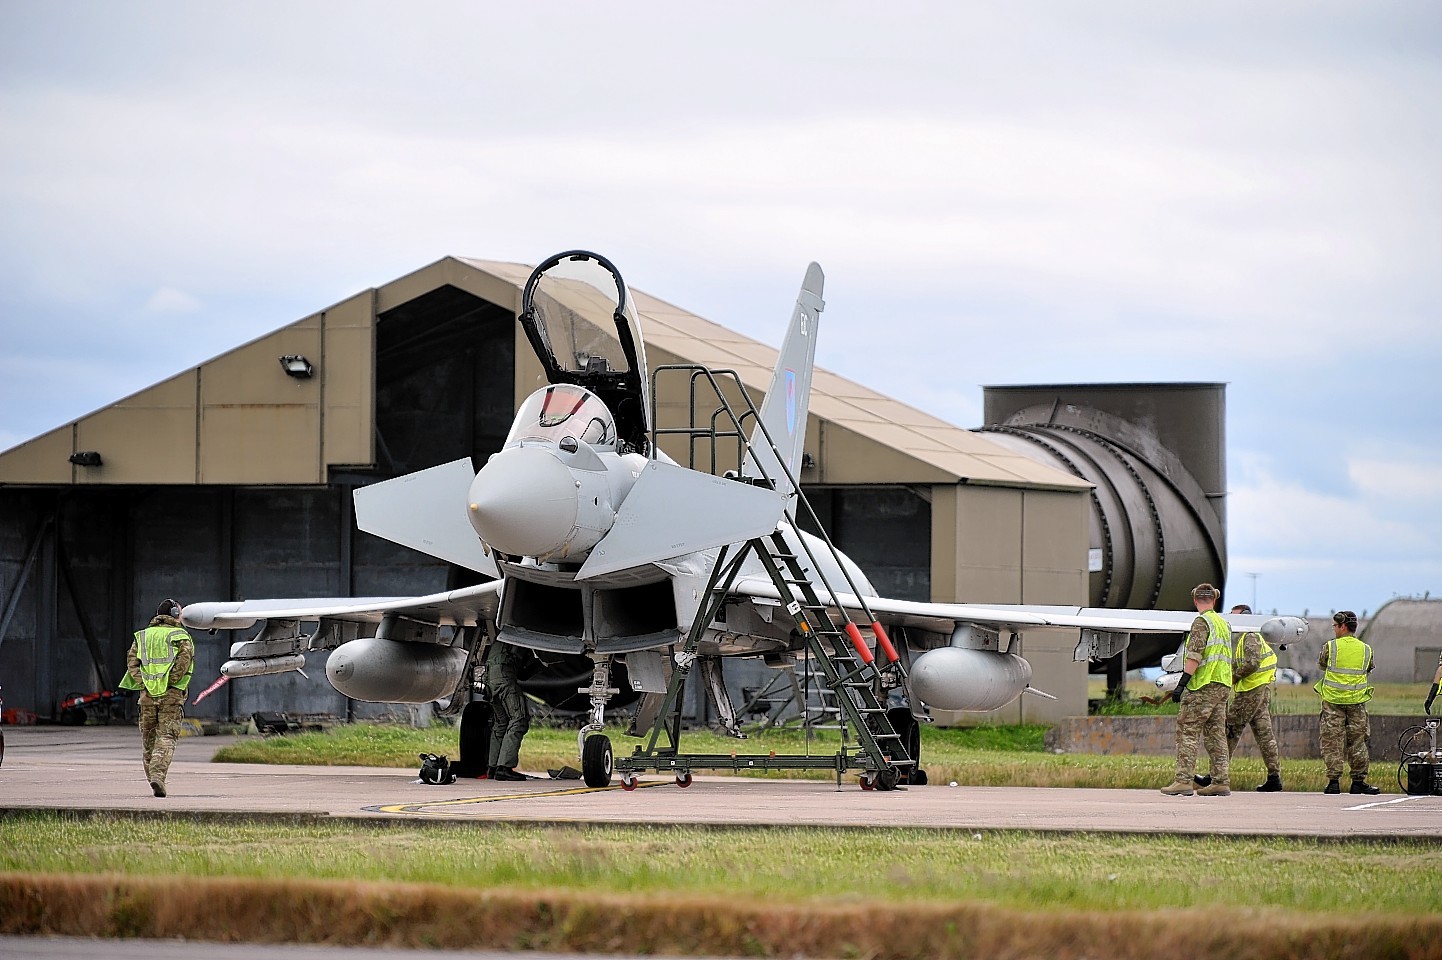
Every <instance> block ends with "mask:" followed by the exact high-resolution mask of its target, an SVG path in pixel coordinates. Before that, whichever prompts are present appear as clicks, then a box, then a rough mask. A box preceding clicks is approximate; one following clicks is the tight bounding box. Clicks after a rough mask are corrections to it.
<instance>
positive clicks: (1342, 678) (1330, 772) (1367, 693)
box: [1315, 610, 1382, 796]
mask: <svg viewBox="0 0 1442 960" xmlns="http://www.w3.org/2000/svg"><path fill="white" fill-rule="evenodd" d="M1356 629H1357V615H1356V614H1355V613H1353V612H1352V611H1351V610H1340V611H1338V612H1337V613H1334V614H1332V632H1333V633H1334V634H1335V635H1336V636H1335V637H1334V638H1333V639H1332V640H1329V641H1327V644H1326V645H1325V646H1324V647H1322V653H1321V655H1320V656H1319V657H1318V658H1317V666H1318V667H1319V668H1320V669H1321V670H1322V679H1320V680H1318V681H1317V686H1316V688H1315V689H1316V691H1317V693H1318V694H1319V695H1320V696H1321V698H1322V722H1321V727H1322V763H1323V764H1325V765H1326V767H1327V788H1326V789H1325V790H1323V791H1322V792H1323V793H1341V792H1342V788H1341V786H1340V785H1339V781H1340V780H1341V779H1342V759H1343V757H1344V756H1345V757H1346V760H1347V765H1348V766H1349V767H1351V768H1352V789H1351V790H1350V791H1348V792H1349V793H1363V794H1367V795H1368V796H1373V795H1375V794H1378V793H1381V792H1382V791H1381V789H1380V788H1378V787H1374V786H1371V785H1370V784H1368V783H1367V768H1368V766H1369V765H1370V764H1371V758H1370V757H1369V755H1368V752H1367V741H1368V740H1370V739H1371V737H1372V728H1371V724H1370V723H1369V722H1368V720H1367V701H1368V700H1371V699H1372V686H1371V684H1369V683H1368V682H1367V675H1368V674H1369V673H1371V672H1372V667H1373V663H1372V648H1371V647H1370V646H1369V645H1367V644H1365V643H1363V642H1362V641H1361V640H1358V639H1357V638H1356V637H1355V636H1353V635H1352V631H1354V630H1356Z"/></svg>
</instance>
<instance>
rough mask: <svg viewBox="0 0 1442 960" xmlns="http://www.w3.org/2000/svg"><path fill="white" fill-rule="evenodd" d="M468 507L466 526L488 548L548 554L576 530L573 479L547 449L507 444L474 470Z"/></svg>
mask: <svg viewBox="0 0 1442 960" xmlns="http://www.w3.org/2000/svg"><path fill="white" fill-rule="evenodd" d="M469 506H470V509H469V514H470V519H471V526H472V527H474V528H475V530H476V533H478V534H479V535H480V537H481V539H482V540H484V541H485V542H486V543H487V544H489V545H490V546H491V549H493V550H499V551H500V552H501V553H508V554H511V555H513V556H521V557H548V556H550V555H551V554H554V553H557V552H559V551H560V550H561V548H562V547H564V546H565V545H566V542H567V541H568V540H569V539H570V537H571V534H572V533H573V532H574V531H575V529H576V479H575V477H573V476H572V475H571V470H570V468H569V467H567V466H566V465H565V464H564V463H562V462H561V461H560V460H558V459H556V457H555V456H554V455H553V454H552V453H551V452H550V451H549V450H546V449H544V448H540V447H512V448H511V449H509V450H502V451H501V452H500V453H498V454H496V455H495V456H494V457H491V459H490V460H489V461H488V462H487V463H486V465H485V466H484V467H482V468H481V472H480V473H478V474H476V479H474V480H472V481H471V491H470V500H469Z"/></svg>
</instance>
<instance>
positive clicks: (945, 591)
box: [0, 257, 1225, 722]
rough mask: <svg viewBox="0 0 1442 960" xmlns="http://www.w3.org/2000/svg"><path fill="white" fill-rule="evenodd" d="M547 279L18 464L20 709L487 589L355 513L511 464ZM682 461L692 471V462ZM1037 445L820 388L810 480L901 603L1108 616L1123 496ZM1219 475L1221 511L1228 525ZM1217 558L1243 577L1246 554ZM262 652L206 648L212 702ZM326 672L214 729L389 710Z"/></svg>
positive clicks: (673, 347) (334, 326)
mask: <svg viewBox="0 0 1442 960" xmlns="http://www.w3.org/2000/svg"><path fill="white" fill-rule="evenodd" d="M529 272H530V268H529V267H528V266H526V265H523V264H516V263H502V262H492V261H483V260H472V259H465V258H458V257H447V258H444V259H442V260H439V261H437V262H435V263H432V264H430V265H428V266H425V267H423V268H421V269H419V270H416V271H415V272H413V273H411V274H408V275H406V276H403V277H400V278H399V279H396V280H393V281H391V282H389V283H386V284H384V285H382V286H379V287H375V288H372V289H368V290H364V291H362V292H360V293H358V294H356V295H355V296H353V297H350V298H349V299H346V300H343V301H341V302H340V303H337V304H334V305H333V306H330V307H327V308H325V309H323V310H320V311H318V312H316V313H314V314H311V315H310V316H307V317H304V318H302V319H300V320H297V321H295V322H293V323H290V324H288V325H285V326H282V327H280V328H279V329H277V330H275V331H274V332H272V333H270V334H267V335H265V336H263V337H261V338H259V339H257V340H254V341H252V342H250V343H246V344H243V345H241V346H238V347H236V348H235V349H233V350H231V351H229V352H227V353H225V354H223V355H221V356H218V357H216V358H214V359H212V360H209V361H206V362H205V363H202V364H200V365H198V366H196V367H193V368H191V369H188V370H183V371H180V372H178V373H177V374H176V375H175V376H173V377H171V378H169V379H167V380H164V381H162V382H160V383H157V384H154V385H153V386H150V387H148V388H146V389H144V390H142V391H140V392H138V393H136V394H134V395H132V396H129V397H125V398H123V399H120V400H117V401H116V402H114V403H113V404H110V405H109V406H107V407H105V408H103V409H101V410H97V411H95V412H93V413H91V414H89V415H87V416H84V417H81V418H80V419H78V420H75V421H73V422H71V423H68V424H65V425H64V426H62V427H59V428H57V429H55V430H52V431H50V432H48V433H45V434H43V435H41V436H39V437H36V438H34V439H32V440H30V441H28V442H26V443H24V444H21V445H20V446H18V447H14V448H12V449H10V450H8V451H4V452H0V605H3V606H0V687H3V689H0V697H4V701H5V706H6V707H7V708H12V709H17V708H18V709H21V710H28V711H32V712H34V713H37V714H39V715H40V716H42V717H44V716H53V715H54V712H55V709H56V704H57V703H58V702H59V701H60V700H62V699H63V698H65V697H66V696H68V695H70V694H71V693H76V692H88V691H96V690H101V689H105V688H109V687H113V686H114V685H115V683H117V682H118V680H119V677H120V674H121V672H122V671H123V669H124V660H125V651H126V649H127V647H128V646H129V643H130V639H131V635H132V632H133V631H134V630H136V629H138V628H139V627H141V626H143V625H144V624H145V622H146V621H147V619H148V617H149V616H150V614H151V613H152V611H153V610H154V605H155V603H156V602H157V600H158V599H159V598H161V597H167V596H173V597H177V598H179V599H181V600H182V601H190V600H199V599H210V600H224V599H241V598H259V597H306V596H313V597H320V596H327V597H329V596H335V597H339V596H397V595H403V594H421V593H430V592H434V591H438V590H443V589H447V588H454V587H458V586H462V585H465V584H468V583H471V582H474V580H475V578H476V575H474V574H472V573H470V572H469V571H465V570H462V569H459V568H454V567H451V566H449V565H447V564H446V563H444V562H443V561H439V560H435V559H432V558H430V557H426V556H423V555H421V554H418V553H415V552H413V551H410V550H407V549H406V548H403V547H400V546H397V545H394V544H391V543H389V542H386V541H383V540H380V539H378V538H376V537H372V536H370V535H368V534H363V533H359V532H358V531H357V530H356V528H355V523H354V518H353V515H352V505H351V493H352V490H353V489H354V488H355V487H357V486H361V485H365V484H369V483H373V482H376V481H379V480H383V479H387V478H390V477H395V476H399V475H401V474H405V473H408V472H411V471H414V470H418V469H422V468H425V467H429V466H433V465H435V464H439V463H444V462H448V461H450V460H453V459H456V458H458V457H462V456H467V455H469V456H470V457H472V459H473V462H474V463H475V464H476V465H480V464H481V463H483V462H484V461H485V458H486V457H488V456H489V455H490V454H492V453H494V452H495V451H497V450H498V449H499V448H500V445H501V443H502V441H503V439H504V437H505V435H506V432H507V430H508V428H509V426H510V423H511V418H512V415H513V413H514V411H515V409H516V406H517V405H518V404H519V402H520V401H521V400H522V399H524V397H525V396H526V395H527V394H529V393H530V391H531V390H532V389H533V388H534V387H535V386H536V385H537V384H538V383H540V382H541V370H540V367H539V365H538V364H537V363H536V361H535V360H534V358H533V356H532V354H531V351H530V349H529V347H528V345H527V344H526V341H525V337H524V334H523V332H522V330H521V327H520V325H519V324H518V323H517V322H516V314H517V311H518V309H519V303H520V294H521V287H522V285H523V284H524V282H525V279H526V277H527V275H528V274H529ZM640 279H642V280H643V282H644V278H640ZM631 293H632V294H633V296H634V298H635V301H636V307H637V312H638V313H639V315H640V318H641V324H642V329H643V332H644V337H645V342H646V351H647V359H648V362H649V364H650V366H651V368H652V369H653V370H654V369H655V368H656V367H658V366H661V365H664V364H679V363H696V364H704V365H707V366H710V367H720V368H727V369H731V370H734V371H736V373H737V374H738V375H739V377H740V379H741V380H742V382H744V384H745V385H746V387H747V390H748V391H749V392H750V393H751V394H752V396H753V397H754V399H755V401H756V402H757V404H759V403H760V400H761V394H762V391H764V389H765V388H766V386H767V385H768V383H769V378H770V373H771V368H772V366H773V364H774V362H775V357H776V350H775V348H773V347H771V346H768V345H766V344H762V343H759V342H757V341H754V340H751V339H749V338H747V337H744V336H741V335H740V334H737V333H734V332H733V331H730V330H728V329H726V328H725V327H723V326H721V325H719V324H716V323H713V322H711V321H708V320H705V319H703V318H701V317H698V316H695V315H693V314H691V313H689V312H687V311H685V310H683V309H681V308H679V307H676V306H673V305H672V304H669V303H665V302H663V301H661V300H658V299H656V298H654V297H651V296H648V295H646V294H645V293H643V292H641V291H639V290H636V289H635V288H634V287H632V289H631ZM782 306H784V305H782ZM782 316H783V314H782V313H781V312H778V318H781V317H782ZM782 333H783V326H782V322H781V319H778V324H777V334H776V335H777V338H778V341H779V338H780V336H781V334H782ZM823 335H824V332H823ZM1211 386H1216V385H1211ZM656 399H657V407H658V412H659V414H660V416H661V417H662V418H663V419H664V418H666V417H671V416H679V415H680V413H681V412H683V411H684V410H685V408H686V406H687V403H688V399H687V387H686V378H684V377H679V378H672V379H670V380H665V379H663V380H662V381H661V382H660V383H659V384H658V387H657V398H656ZM1025 399H1026V400H1027V401H1028V402H1030V401H1031V400H1033V399H1034V398H1031V397H1029V396H1028V397H1026V398H1025ZM1018 406H1019V405H1018V404H1016V403H1013V404H1011V406H1010V407H1008V408H1007V412H1008V414H1010V413H1012V412H1014V411H1013V410H1012V408H1014V407H1018ZM1020 406H1025V404H1020ZM1003 419H1004V418H1003ZM1007 422H1008V423H1013V422H1014V420H1008V421H1007ZM1219 426H1220V424H1219V423H1218V432H1217V435H1216V437H1215V438H1214V444H1213V446H1214V447H1215V448H1216V450H1215V451H1214V453H1217V455H1218V456H1219V449H1220V432H1219ZM1012 433H1013V434H1015V433H1016V431H1012ZM662 445H663V447H666V448H667V451H668V453H670V454H671V455H672V456H673V457H675V458H676V459H677V460H679V461H681V462H683V463H685V462H687V451H686V450H685V449H678V448H672V447H671V446H670V445H668V444H666V443H663V444H662ZM1027 446H1028V444H1020V445H1018V444H1017V443H1015V442H1013V443H1011V444H1007V443H1004V442H1002V441H1001V439H1000V438H999V437H998V436H994V435H989V434H987V433H984V432H974V431H969V430H965V429H962V428H960V427H957V426H954V425H952V424H950V423H947V422H945V421H944V420H942V419H939V418H937V417H934V416H931V415H929V414H927V413H924V412H922V411H919V410H916V409H914V408H912V407H909V406H907V405H905V404H902V403H899V402H898V401H896V400H893V399H891V398H888V397H886V396H884V395H882V394H880V393H878V392H876V391H874V390H872V389H870V388H868V387H865V386H862V385H860V384H857V383H854V382H852V381H849V380H846V379H845V378H842V377H839V376H836V375H834V374H831V373H829V372H827V371H825V370H821V369H818V370H817V371H816V374H815V380H814V390H813V396H812V401H811V417H810V421H809V425H808V430H807V441H806V447H805V449H806V454H807V457H806V462H805V464H804V466H803V470H802V473H801V476H800V479H801V481H802V484H803V486H804V488H805V491H806V493H807V495H808V497H809V498H810V499H811V502H812V504H813V505H814V507H815V509H816V511H817V513H818V515H819V517H820V519H821V521H822V523H823V525H825V526H826V527H827V528H828V531H829V533H830V535H831V537H832V538H833V540H834V541H835V542H836V543H837V545H838V546H839V547H840V548H841V549H843V550H844V551H846V552H847V553H849V554H850V555H851V556H852V557H853V558H854V559H855V560H856V561H857V562H858V563H859V564H860V565H861V566H862V568H863V569H865V570H866V571H867V572H868V574H869V575H870V576H871V577H872V579H873V581H874V583H875V584H876V586H877V588H878V589H879V590H880V591H881V592H882V593H883V594H885V595H888V596H895V597H901V598H907V599H916V600H927V599H930V600H937V601H947V600H966V601H976V602H994V603H1055V604H1087V603H1089V602H1091V601H1090V600H1089V598H1090V597H1091V596H1092V595H1093V594H1094V593H1095V592H1096V584H1097V578H1098V573H1097V571H1098V563H1099V560H1098V557H1099V553H1098V551H1099V550H1103V548H1101V547H1098V546H1097V545H1096V541H1097V537H1098V535H1099V534H1098V521H1097V519H1096V508H1095V503H1096V496H1097V495H1096V493H1095V492H1094V491H1095V489H1096V488H1097V487H1098V484H1099V481H1098V480H1097V479H1096V478H1095V477H1090V476H1088V474H1087V472H1086V471H1085V470H1083V469H1079V468H1077V467H1076V466H1075V464H1073V463H1072V462H1071V461H1070V460H1068V458H1067V457H1065V456H1051V457H1050V458H1048V457H1046V456H1043V457H1038V456H1037V455H1036V452H1035V451H1034V450H1028V449H1024V448H1025V447H1027ZM1128 469H1130V468H1128ZM1133 472H1135V471H1133ZM1215 480H1216V478H1212V480H1211V484H1209V489H1208V490H1207V491H1205V492H1204V494H1205V495H1204V497H1203V499H1204V500H1206V501H1207V502H1208V503H1209V504H1214V505H1215V509H1216V519H1217V521H1218V523H1219V522H1220V518H1221V513H1220V507H1219V503H1220V501H1219V497H1220V493H1219V491H1220V490H1221V489H1223V488H1224V485H1214V484H1215ZM1208 498H1210V499H1208ZM1209 522H1210V521H1209ZM1104 525H1105V523H1104V522H1103V526H1104ZM1113 525H1116V524H1115V523H1114V524H1113ZM1217 529H1218V530H1220V527H1217ZM1104 532H1105V531H1104ZM1107 535H1108V536H1111V534H1110V533H1109V534H1107ZM1109 543H1110V541H1108V545H1107V547H1106V549H1110V547H1109ZM1208 549H1209V550H1210V551H1211V555H1214V556H1213V560H1214V562H1215V563H1216V564H1218V565H1220V564H1221V563H1222V562H1223V558H1224V555H1225V554H1224V549H1223V547H1222V543H1221V541H1220V540H1218V541H1217V542H1214V543H1212V544H1210V546H1209V547H1208ZM1103 552H1105V551H1103ZM1108 556H1110V554H1108ZM1215 575H1216V576H1217V578H1218V581H1220V567H1219V569H1218V572H1217V573H1216V574H1215ZM1159 576H1160V574H1158V577H1159ZM1158 583H1159V584H1160V581H1158ZM1187 586H1190V583H1188V584H1187ZM1175 589H1176V588H1175V587H1172V588H1170V589H1169V590H1168V591H1167V592H1166V594H1167V595H1161V594H1159V593H1158V591H1153V596H1152V600H1153V602H1154V603H1157V604H1158V605H1164V604H1165V603H1167V602H1175V597H1174V596H1171V594H1174V593H1175ZM242 638H243V637H242V636H236V637H234V638H231V637H227V636H224V635H220V636H216V637H213V638H207V637H205V636H200V637H198V638H197V640H198V642H197V659H196V670H195V680H194V681H193V684H192V690H193V691H194V690H199V689H201V688H202V687H203V686H204V685H205V684H207V683H208V682H209V681H210V680H212V679H214V678H216V677H217V676H218V671H219V666H220V664H221V662H223V661H224V660H225V659H227V653H228V648H229V642H230V640H231V639H242ZM1074 644H1075V637H1074V636H1073V635H1071V634H1069V633H1066V632H1060V633H1057V634H1055V635H1047V634H1045V633H1041V632H1038V633H1035V634H1029V635H1028V636H1027V638H1026V647H1025V651H1024V652H1025V655H1026V656H1027V658H1028V659H1029V660H1030V661H1031V662H1032V664H1033V667H1034V670H1035V676H1034V679H1033V683H1034V685H1035V686H1037V687H1039V688H1041V689H1043V690H1046V691H1048V692H1051V693H1053V694H1055V695H1057V696H1059V697H1060V700H1059V701H1055V702H1053V701H1047V700H1043V699H1041V698H1035V697H1022V698H1020V699H1019V700H1018V701H1016V702H1014V703H1013V704H1011V705H1010V706H1008V707H1006V708H1004V709H1003V710H1002V711H999V714H1000V718H1001V719H1004V720H1006V721H1009V722H1015V721H1020V720H1028V721H1042V722H1044V721H1050V720H1054V719H1057V718H1059V717H1061V716H1065V715H1073V714H1077V713H1084V712H1085V708H1086V704H1085V700H1086V667H1085V665H1084V664H1076V663H1074V662H1073V659H1072V654H1073V646H1074ZM310 667H311V668H313V669H310V670H309V671H308V672H309V673H310V674H311V676H310V677H309V678H306V677H303V676H301V675H298V674H294V673H292V674H283V675H278V676H265V677H255V678H244V679H241V680H237V681H233V682H231V683H229V684H227V685H226V686H225V687H224V688H222V689H221V690H220V691H218V692H217V694H216V695H215V696H213V697H211V698H209V699H208V700H206V701H205V702H204V703H202V704H200V705H199V706H197V707H192V708H189V712H190V713H191V714H192V715H195V716H199V717H201V718H213V719H221V720H225V719H239V718H244V717H247V716H249V715H250V714H251V713H253V712H255V711H261V710H289V711H292V712H311V713H328V714H332V715H337V716H364V715H373V714H371V713H368V712H367V711H368V710H370V707H369V706H368V705H361V704H356V703H354V702H348V701H346V700H345V698H343V697H342V696H341V695H340V694H339V693H337V692H336V691H334V690H333V689H332V688H331V687H330V686H329V684H328V683H326V681H325V679H324V677H323V676H322V671H321V669H320V668H321V664H318V663H312V664H310ZM938 719H940V720H941V721H942V722H949V721H957V720H960V717H949V716H946V715H942V716H940V717H939V718H938Z"/></svg>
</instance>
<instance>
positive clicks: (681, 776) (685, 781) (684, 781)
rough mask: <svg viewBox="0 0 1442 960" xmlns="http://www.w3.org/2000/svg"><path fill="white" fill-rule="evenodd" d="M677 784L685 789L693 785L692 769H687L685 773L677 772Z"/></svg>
mask: <svg viewBox="0 0 1442 960" xmlns="http://www.w3.org/2000/svg"><path fill="white" fill-rule="evenodd" d="M676 786H678V787H680V788H681V789H682V790H685V789H686V788H687V787H689V786H691V771H690V770H687V771H686V772H685V773H678V774H676Z"/></svg>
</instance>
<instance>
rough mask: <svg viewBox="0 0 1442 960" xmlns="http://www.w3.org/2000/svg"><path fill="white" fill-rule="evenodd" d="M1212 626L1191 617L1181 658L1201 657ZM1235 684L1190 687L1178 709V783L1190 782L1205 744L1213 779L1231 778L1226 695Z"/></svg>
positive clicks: (1216, 781) (1225, 780) (1224, 783)
mask: <svg viewBox="0 0 1442 960" xmlns="http://www.w3.org/2000/svg"><path fill="white" fill-rule="evenodd" d="M1209 634H1210V627H1209V626H1208V624H1207V621H1206V620H1205V619H1204V618H1203V617H1197V619H1196V620H1194V621H1192V629H1191V632H1190V633H1188V634H1187V642H1186V645H1185V646H1184V647H1183V649H1182V658H1183V659H1184V660H1186V659H1195V660H1200V659H1202V651H1203V650H1205V649H1206V646H1207V638H1208V636H1209ZM1231 692H1232V688H1231V687H1230V686H1228V685H1227V684H1225V683H1207V684H1203V685H1202V686H1201V687H1200V688H1198V689H1196V690H1188V691H1187V692H1186V694H1185V695H1184V696H1183V698H1182V702H1181V704H1180V705H1179V707H1178V709H1177V777H1176V782H1177V783H1188V784H1189V783H1191V782H1192V773H1193V772H1194V771H1195V770H1196V766H1197V749H1198V747H1199V746H1200V747H1203V748H1205V749H1206V751H1207V757H1208V759H1209V760H1210V761H1211V765H1212V783H1213V784H1215V785H1218V786H1223V787H1225V786H1227V785H1229V783H1230V782H1231V777H1230V769H1229V767H1230V764H1229V759H1230V758H1229V757H1228V756H1227V697H1228V696H1229V695H1230V694H1231Z"/></svg>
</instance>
